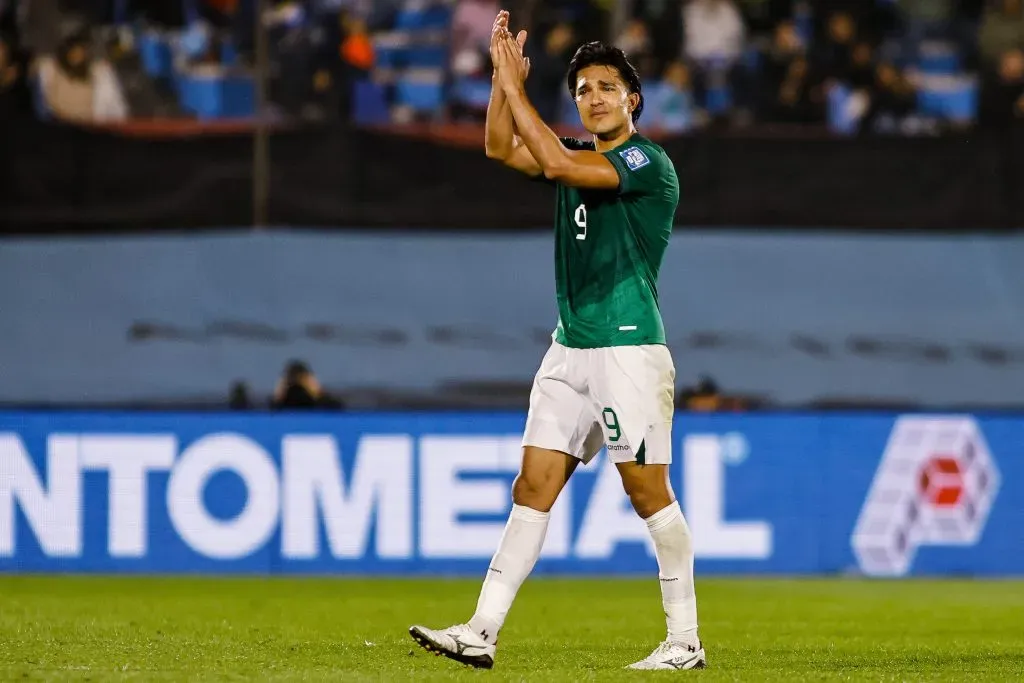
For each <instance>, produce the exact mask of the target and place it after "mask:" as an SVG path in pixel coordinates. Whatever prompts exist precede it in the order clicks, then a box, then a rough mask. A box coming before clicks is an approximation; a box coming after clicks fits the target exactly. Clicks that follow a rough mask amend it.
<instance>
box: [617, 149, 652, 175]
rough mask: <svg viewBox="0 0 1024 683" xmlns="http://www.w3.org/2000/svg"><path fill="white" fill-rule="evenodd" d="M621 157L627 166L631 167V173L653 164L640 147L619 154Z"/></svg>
mask: <svg viewBox="0 0 1024 683" xmlns="http://www.w3.org/2000/svg"><path fill="white" fill-rule="evenodd" d="M619 155H620V156H622V158H623V159H625V161H626V166H629V170H630V171H636V170H639V169H641V168H643V167H644V166H646V165H647V164H649V163H651V160H650V159H648V158H647V155H646V154H644V151H643V150H642V149H640V148H639V147H630V148H629V149H627V150H625V151H622V152H619Z"/></svg>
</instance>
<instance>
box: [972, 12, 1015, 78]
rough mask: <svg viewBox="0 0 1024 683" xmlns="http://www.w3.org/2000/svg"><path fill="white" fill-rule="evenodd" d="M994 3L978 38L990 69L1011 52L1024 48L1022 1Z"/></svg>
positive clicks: (982, 54)
mask: <svg viewBox="0 0 1024 683" xmlns="http://www.w3.org/2000/svg"><path fill="white" fill-rule="evenodd" d="M994 3H995V4H993V5H990V6H989V7H988V8H987V9H986V10H985V13H984V15H983V17H982V22H981V32H980V34H979V36H978V45H979V48H980V52H981V57H982V60H983V62H984V65H987V66H989V67H991V66H994V65H996V64H998V63H999V60H1000V59H1001V58H1002V56H1003V55H1004V54H1005V53H1007V52H1009V51H1010V50H1014V49H1018V48H1022V47H1024V11H1022V2H1021V0H994ZM983 68H984V66H983Z"/></svg>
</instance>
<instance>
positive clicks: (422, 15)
mask: <svg viewBox="0 0 1024 683" xmlns="http://www.w3.org/2000/svg"><path fill="white" fill-rule="evenodd" d="M451 23H452V13H451V10H450V9H449V8H448V7H445V6H444V5H433V6H431V7H425V8H422V9H413V8H406V9H404V10H402V11H401V12H399V13H398V16H397V17H396V18H395V28H396V29H399V30H407V31H420V30H424V29H438V28H445V27H447V26H448V25H449V24H451Z"/></svg>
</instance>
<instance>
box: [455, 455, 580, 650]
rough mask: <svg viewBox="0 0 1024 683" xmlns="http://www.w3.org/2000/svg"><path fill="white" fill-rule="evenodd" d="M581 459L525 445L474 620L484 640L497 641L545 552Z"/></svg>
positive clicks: (470, 624) (472, 625)
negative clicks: (561, 498) (556, 510)
mask: <svg viewBox="0 0 1024 683" xmlns="http://www.w3.org/2000/svg"><path fill="white" fill-rule="evenodd" d="M578 464H579V460H578V459H577V458H576V457H574V456H572V455H569V454H568V453H564V452H560V451H556V450H551V449H547V448H538V447H536V446H525V447H524V448H523V463H522V467H521V469H520V472H519V475H518V476H517V477H516V479H515V482H514V483H513V484H512V512H511V513H510V514H509V517H508V522H506V524H505V531H504V533H502V536H501V541H500V542H499V543H498V550H497V552H495V553H494V557H493V558H492V559H491V564H490V566H489V567H488V568H487V575H486V576H485V577H484V583H483V586H482V587H481V589H480V598H479V599H478V600H477V606H476V612H475V613H474V614H473V618H472V619H470V620H469V627H470V629H472V631H473V632H474V633H476V634H478V635H480V637H481V638H482V639H483V640H484V642H487V643H496V642H497V640H498V632H499V631H501V628H502V627H503V626H504V624H505V618H506V617H507V616H508V611H509V609H511V607H512V602H513V601H514V600H515V597H516V594H517V593H518V592H519V588H520V587H521V586H522V585H523V581H525V580H526V577H527V576H529V575H530V572H531V571H533V567H534V565H535V564H536V563H537V558H538V557H540V551H541V548H542V547H543V545H544V539H545V537H546V536H547V531H548V518H549V516H550V514H551V508H552V506H554V504H555V500H556V499H557V498H558V495H559V494H560V493H561V492H562V489H563V488H564V487H565V484H566V483H567V482H568V481H569V477H571V476H572V473H573V472H574V471H575V470H576V466H577V465H578Z"/></svg>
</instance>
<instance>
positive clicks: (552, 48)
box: [526, 22, 575, 122]
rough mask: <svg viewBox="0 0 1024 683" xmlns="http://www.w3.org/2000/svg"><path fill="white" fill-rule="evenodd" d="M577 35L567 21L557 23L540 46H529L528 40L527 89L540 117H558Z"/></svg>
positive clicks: (545, 118) (554, 118) (549, 118)
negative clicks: (528, 69) (528, 70)
mask: <svg viewBox="0 0 1024 683" xmlns="http://www.w3.org/2000/svg"><path fill="white" fill-rule="evenodd" d="M574 40H575V35H574V32H573V28H572V25H570V24H568V23H567V22H559V23H557V24H555V25H554V26H553V27H552V28H551V29H550V30H549V31H548V32H547V33H546V34H545V35H544V36H543V37H542V38H541V43H540V44H541V47H540V49H537V44H536V43H534V45H533V49H532V50H531V49H530V41H527V50H526V52H527V55H529V56H530V77H529V78H528V79H527V80H526V91H527V94H528V95H529V97H530V101H531V102H533V106H534V107H536V109H537V113H538V114H540V116H541V118H542V119H544V120H545V121H548V122H554V121H557V120H558V118H559V116H558V115H559V104H560V102H561V101H562V99H563V93H565V92H566V84H565V75H566V73H567V71H568V67H569V59H570V57H571V55H570V54H569V51H570V50H571V49H572V47H573V41H574Z"/></svg>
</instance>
